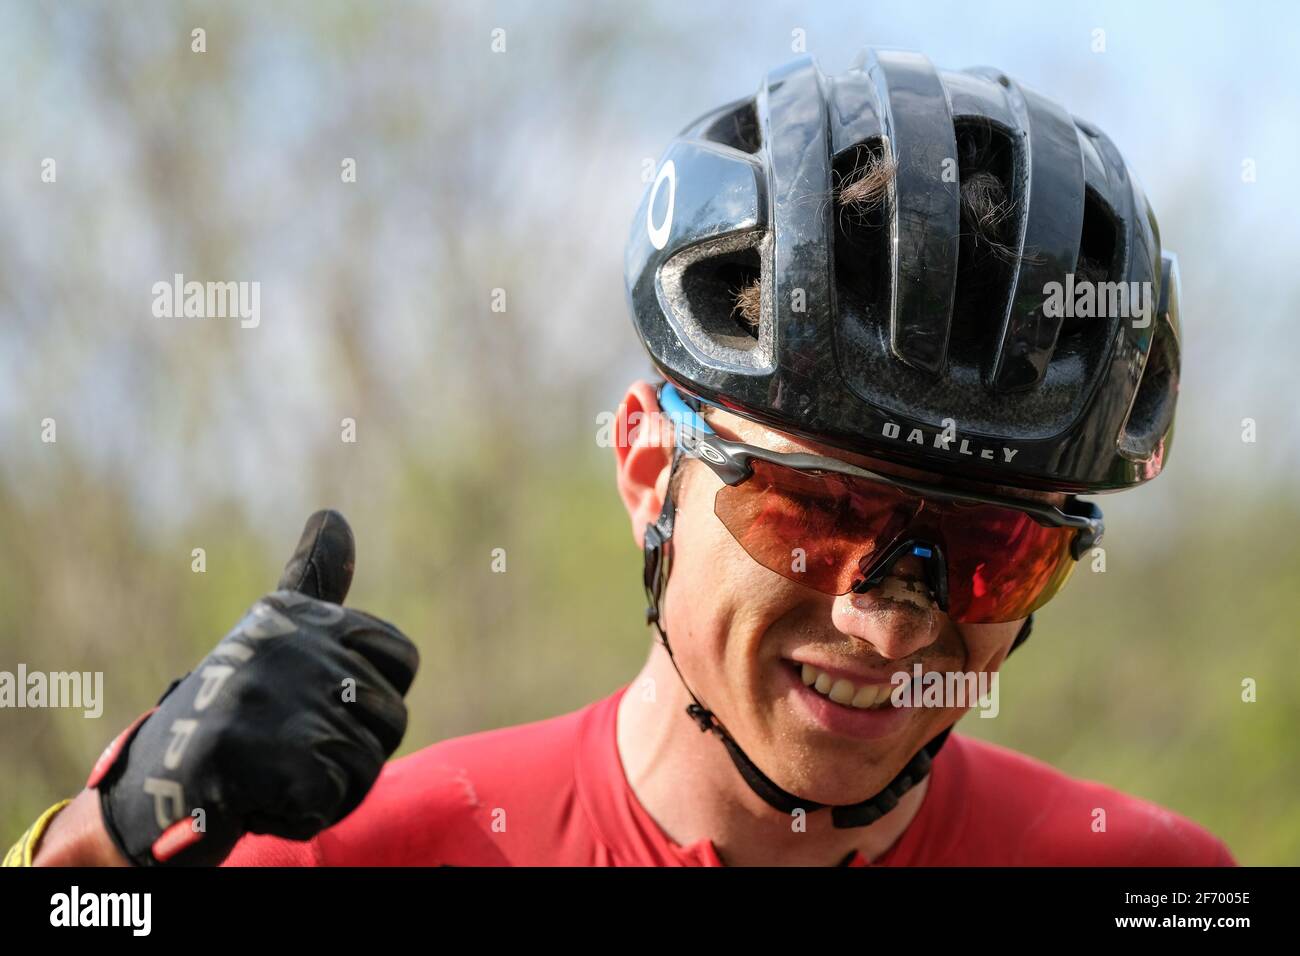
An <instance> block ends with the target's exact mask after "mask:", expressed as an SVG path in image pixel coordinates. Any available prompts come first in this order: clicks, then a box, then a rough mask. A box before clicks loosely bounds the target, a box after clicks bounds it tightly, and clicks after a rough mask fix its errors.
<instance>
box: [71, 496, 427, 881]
mask: <svg viewBox="0 0 1300 956" xmlns="http://www.w3.org/2000/svg"><path fill="white" fill-rule="evenodd" d="M353 554H354V545H353V541H352V531H351V529H349V528H348V524H347V522H346V521H344V520H343V516H342V515H340V514H339V513H338V512H335V511H319V512H317V513H316V514H314V515H312V516H311V518H309V519H308V520H307V527H306V528H305V529H304V531H303V535H302V539H301V540H300V541H299V542H298V549H297V551H295V552H294V556H293V557H292V558H291V559H290V561H289V563H288V565H286V566H285V570H284V576H283V577H282V578H281V580H280V585H279V586H280V590H278V591H276V592H275V593H273V594H269V595H267V596H266V597H264V598H262V599H261V600H260V601H258V602H257V603H256V604H254V605H253V607H252V608H251V609H250V610H249V612H248V613H247V614H246V615H245V616H244V619H243V620H242V621H240V622H239V624H237V625H236V626H235V628H234V630H232V631H231V632H230V633H229V634H227V635H226V636H225V637H224V638H222V640H221V643H219V644H218V645H217V646H216V648H215V649H214V650H213V651H212V653H211V654H209V655H208V656H207V657H206V658H205V659H204V660H203V661H202V662H201V663H200V664H199V666H198V667H196V668H195V669H194V670H193V671H192V672H191V673H190V674H189V675H187V676H186V677H184V678H182V679H181V680H180V681H178V682H176V683H175V684H173V685H172V687H171V689H170V690H169V691H168V692H167V693H166V694H164V695H163V699H162V700H161V701H159V704H158V706H157V707H156V708H154V710H153V711H151V712H150V713H149V714H146V715H144V716H143V717H141V718H140V719H139V720H137V721H136V723H135V724H133V725H132V726H131V727H129V728H128V729H127V730H126V731H125V732H124V733H123V734H122V735H121V736H120V737H119V738H118V739H117V740H116V741H114V743H113V744H111V745H110V746H109V748H108V749H107V750H106V751H105V752H104V755H103V756H102V757H101V758H100V760H99V763H98V764H96V767H95V771H94V772H93V773H92V774H91V778H90V781H89V783H88V786H90V787H98V788H99V792H100V805H101V807H102V808H103V815H104V822H105V824H106V826H107V828H108V832H109V835H110V836H111V837H112V838H113V841H114V843H116V844H117V847H118V849H119V850H121V851H122V853H123V854H124V855H125V856H126V857H127V858H128V859H129V860H131V861H132V862H133V863H135V864H136V865H139V866H158V865H168V866H177V865H197V866H202V865H215V864H217V863H220V862H221V861H222V860H224V859H225V858H226V856H227V855H229V853H230V851H231V849H233V848H234V845H235V843H236V842H237V841H238V840H239V838H240V837H241V836H243V835H244V834H245V833H249V832H251V833H270V834H274V835H276V836H281V837H288V838H289V839H294V840H306V839H309V838H310V837H312V836H314V835H316V834H317V833H319V832H320V831H321V830H323V829H325V828H326V827H329V826H332V825H333V824H335V823H337V822H338V821H339V820H341V819H343V818H344V817H345V816H347V815H348V814H349V813H351V812H352V811H353V810H354V809H355V808H356V806H357V805H358V804H359V803H360V802H361V800H362V798H363V797H365V795H366V793H367V792H368V791H369V790H370V787H371V785H373V784H374V782H375V778H376V777H378V775H379V771H380V769H381V768H382V766H383V764H384V761H385V760H386V759H388V757H389V756H390V755H391V754H392V753H393V751H394V750H396V749H397V745H398V744H399V743H401V740H402V735H403V734H404V733H405V732H406V705H405V704H404V703H403V701H402V698H403V696H404V695H405V693H406V691H407V690H408V689H409V688H410V686H411V681H412V680H413V679H414V677H415V671H416V668H417V667H418V666H419V652H418V651H417V650H416V648H415V645H414V644H412V643H411V642H410V641H409V640H407V639H406V637H405V636H403V635H402V633H401V632H400V631H398V630H397V628H395V627H393V626H392V625H391V624H388V623H386V622H384V621H381V620H379V619H378V618H374V617H371V616H370V615H368V614H364V613H362V612H360V611H353V610H348V609H345V608H343V607H340V604H341V602H342V601H343V599H344V597H345V596H346V595H347V591H348V586H349V585H350V584H351V583H352V567H353Z"/></svg>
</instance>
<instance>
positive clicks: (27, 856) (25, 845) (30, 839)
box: [0, 800, 72, 866]
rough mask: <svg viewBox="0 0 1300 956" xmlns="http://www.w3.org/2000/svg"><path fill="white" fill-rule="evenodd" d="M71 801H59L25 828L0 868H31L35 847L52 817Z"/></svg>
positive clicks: (0, 864)
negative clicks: (24, 831) (25, 830)
mask: <svg viewBox="0 0 1300 956" xmlns="http://www.w3.org/2000/svg"><path fill="white" fill-rule="evenodd" d="M71 802H72V801H71V800H60V801H59V802H58V803H56V804H55V805H54V806H52V807H50V808H49V809H48V810H46V811H45V812H44V813H42V814H41V815H40V817H39V818H37V820H36V822H35V823H33V824H32V825H31V826H30V827H28V828H27V832H26V833H24V834H23V835H22V836H20V837H19V838H18V842H17V843H15V844H14V845H13V846H11V847H10V848H9V852H8V853H6V854H5V858H4V862H3V863H0V866H31V865H32V855H33V854H34V853H35V852H36V845H37V844H38V843H40V842H41V837H43V836H44V835H45V830H46V828H47V827H49V825H50V821H51V820H53V819H54V815H55V814H56V813H58V812H59V811H60V810H62V809H63V808H64V807H66V806H67V805H68V804H69V803H71Z"/></svg>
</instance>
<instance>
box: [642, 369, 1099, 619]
mask: <svg viewBox="0 0 1300 956" xmlns="http://www.w3.org/2000/svg"><path fill="white" fill-rule="evenodd" d="M658 396H659V407H660V408H661V409H662V410H663V412H664V414H665V416H666V417H667V418H668V419H669V420H670V421H671V422H672V423H673V425H674V429H675V433H676V439H677V448H678V449H679V450H680V452H681V453H683V454H685V455H687V456H690V457H692V458H697V459H699V460H700V461H702V462H704V463H705V464H706V465H708V466H709V468H711V469H712V470H713V472H714V473H715V474H716V475H717V476H718V477H719V478H721V479H722V482H723V485H722V487H721V488H719V489H718V492H717V494H716V495H715V497H714V500H713V512H714V514H715V515H717V517H718V519H719V520H720V521H721V522H722V524H723V526H724V527H725V528H726V529H727V531H729V532H730V533H731V536H732V537H733V538H735V539H736V541H737V543H739V544H740V546H741V547H742V548H743V549H744V550H745V552H746V553H747V554H748V555H749V556H750V557H751V558H753V559H754V560H755V561H757V562H758V563H759V564H761V565H762V566H763V567H765V568H767V569H768V570H770V571H775V572H776V573H777V574H779V575H781V576H782V577H785V578H788V579H789V580H791V581H795V582H797V583H799V584H803V585H806V586H807V587H810V588H812V589H814V590H816V591H820V592H821V593H823V594H830V595H840V594H848V593H849V592H850V591H853V592H857V593H864V592H866V591H868V590H870V589H871V588H873V587H875V586H876V585H878V584H880V582H881V581H883V580H884V579H885V578H886V577H887V576H888V574H889V573H890V570H891V569H892V568H893V566H894V564H895V563H896V562H897V561H899V560H901V559H903V558H905V557H907V556H909V555H914V556H916V557H917V558H920V559H921V562H922V564H923V566H924V568H925V574H926V580H927V583H928V584H929V587H930V591H931V594H932V595H933V596H934V599H935V603H936V604H938V606H939V607H940V609H941V610H943V611H944V612H945V613H946V614H948V616H949V617H950V618H951V619H952V620H954V621H957V622H960V623H969V624H993V623H1001V622H1006V621H1018V620H1020V619H1021V618H1024V617H1027V616H1028V615H1029V614H1030V613H1031V612H1033V611H1035V610H1037V609H1038V608H1040V607H1042V606H1043V605H1044V604H1046V603H1047V602H1048V601H1049V600H1051V598H1052V597H1054V596H1055V595H1056V593H1057V592H1058V591H1060V589H1061V587H1062V585H1064V584H1065V582H1066V580H1067V579H1068V578H1069V576H1070V574H1071V572H1072V571H1073V570H1074V566H1075V564H1076V562H1078V560H1079V559H1080V558H1081V557H1082V556H1083V554H1084V553H1085V552H1086V551H1087V550H1088V549H1089V548H1091V547H1092V546H1093V545H1094V544H1096V543H1098V542H1099V541H1100V540H1101V537H1102V533H1103V530H1104V527H1103V523H1102V514H1101V509H1099V508H1098V507H1097V506H1096V505H1094V504H1092V503H1091V502H1086V501H1079V500H1078V499H1076V498H1074V497H1073V496H1071V497H1070V498H1069V499H1067V501H1066V504H1065V508H1066V509H1067V510H1061V509H1059V508H1056V507H1053V506H1051V505H1047V504H1043V503H1040V502H1037V501H1028V500H1024V499H1019V498H1011V497H1006V496H1003V497H999V496H995V495H984V494H979V493H975V492H969V491H963V490H957V489H952V488H944V487H940V486H937V485H930V484H926V483H924V482H918V481H913V480H910V479H905V478H899V477H895V476H893V475H883V474H880V473H878V472H874V471H869V470H867V469H865V468H859V467H857V466H855V465H851V464H849V463H848V462H844V461H840V460H838V459H835V458H826V457H822V456H820V455H810V454H795V453H781V452H775V451H770V450H768V449H766V448H759V447H757V446H755V445H748V444H745V443H743V442H737V441H730V440H728V439H726V438H723V437H721V436H720V435H718V434H717V433H716V432H714V430H713V429H712V428H711V427H710V426H709V425H708V423H707V422H705V420H704V418H703V416H702V415H701V414H700V413H699V411H698V403H699V402H700V400H699V399H695V398H694V397H693V396H692V401H693V402H695V403H697V404H696V405H695V407H693V406H692V405H691V404H688V402H687V400H686V399H685V398H684V397H683V396H682V394H681V393H680V392H678V390H677V389H676V388H675V387H674V386H673V385H672V384H670V383H668V382H664V383H662V384H661V385H660V386H659V389H658Z"/></svg>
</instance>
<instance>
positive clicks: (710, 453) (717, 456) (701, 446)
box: [695, 441, 727, 465]
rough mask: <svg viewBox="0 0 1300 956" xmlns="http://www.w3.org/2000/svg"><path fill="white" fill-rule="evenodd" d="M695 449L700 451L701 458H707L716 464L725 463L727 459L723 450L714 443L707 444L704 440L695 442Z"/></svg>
mask: <svg viewBox="0 0 1300 956" xmlns="http://www.w3.org/2000/svg"><path fill="white" fill-rule="evenodd" d="M695 450H696V451H697V452H699V454H700V457H701V458H707V459H708V460H709V461H711V462H713V463H714V464H715V465H725V464H726V463H727V459H726V458H724V457H723V455H722V452H720V451H718V450H717V449H716V448H714V447H713V446H712V445H708V444H705V443H704V442H702V441H697V442H696V443H695Z"/></svg>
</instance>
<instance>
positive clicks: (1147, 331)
mask: <svg viewBox="0 0 1300 956" xmlns="http://www.w3.org/2000/svg"><path fill="white" fill-rule="evenodd" d="M864 170H874V171H879V170H885V171H886V173H887V174H886V176H884V177H882V179H881V182H882V186H883V191H882V192H881V193H880V200H879V202H876V203H874V204H871V203H868V204H865V205H861V206H855V205H853V204H849V205H847V206H846V205H842V204H840V203H839V202H837V197H838V196H839V195H841V194H842V193H844V192H845V191H846V189H847V187H848V186H849V185H851V184H852V183H855V182H857V181H859V180H860V179H861V178H862V177H861V174H862V172H863V171H864ZM981 197H983V198H982V199H981ZM625 269H626V280H627V290H628V296H629V300H630V303H631V307H632V312H633V315H634V318H635V322H636V327H637V331H638V333H639V334H640V336H641V338H642V340H643V342H644V343H645V346H646V348H647V349H648V350H649V352H650V355H651V357H652V359H653V361H654V363H655V364H656V366H657V367H658V368H659V370H660V371H661V372H662V373H663V375H664V376H665V377H666V378H668V379H669V380H671V381H672V382H673V383H675V384H676V385H677V386H678V387H679V388H681V389H683V390H685V391H686V392H689V393H693V394H695V395H696V396H699V397H701V398H704V399H706V400H708V401H711V402H714V403H716V404H720V405H724V406H726V407H727V408H730V409H732V410H733V411H735V412H736V413H737V414H740V415H742V416H744V417H747V418H750V419H753V420H756V421H759V422H762V423H764V424H767V425H771V426H773V427H775V428H779V429H783V430H786V431H789V432H793V433H796V434H801V435H803V436H805V437H808V438H812V439H815V440H818V441H823V442H826V443H827V444H831V445H835V446H838V447H841V448H844V449H846V450H849V451H854V452H860V453H863V454H869V455H873V456H875V457H878V458H883V459H887V460H891V461H895V462H897V463H900V464H905V465H912V466H914V467H920V468H924V469H927V470H930V471H936V472H940V473H949V474H960V475H962V476H965V477H968V478H974V479H976V480H981V481H989V482H994V483H997V484H1004V485H1013V486H1020V487H1024V488H1035V489H1046V490H1058V491H1066V492H1074V493H1087V492H1098V491H1107V490H1112V489H1119V488H1125V487H1130V486H1133V485H1137V484H1140V483H1142V482H1144V481H1146V480H1148V479H1150V478H1153V477H1155V476H1156V475H1157V474H1158V473H1159V472H1160V469H1161V467H1162V466H1163V464H1164V460H1165V456H1166V454H1167V453H1168V450H1169V445H1170V441H1171V439H1172V431H1173V419H1174V404H1175V400H1176V398H1177V394H1178V378H1179V343H1178V336H1179V332H1178V278H1177V267H1176V264H1175V262H1174V259H1173V257H1172V256H1169V255H1165V256H1162V255H1161V250H1160V237H1159V231H1158V228H1157V226H1156V220H1155V217H1154V215H1153V214H1152V212H1151V209H1150V207H1149V206H1148V204H1147V201H1146V198H1145V196H1144V195H1143V193H1142V190H1141V188H1140V187H1139V186H1138V184H1137V182H1136V180H1135V179H1134V177H1133V176H1132V174H1131V173H1130V172H1129V170H1128V168H1127V167H1126V166H1125V163H1124V160H1123V159H1122V158H1121V156H1120V154H1119V152H1118V151H1117V150H1116V149H1115V147H1114V145H1113V144H1112V143H1111V141H1110V140H1109V139H1108V138H1107V137H1106V136H1105V134H1103V133H1102V132H1100V131H1099V130H1097V129H1096V128H1095V127H1093V126H1092V125H1091V124H1089V123H1087V122H1084V121H1083V120H1079V119H1075V118H1074V117H1072V116H1071V115H1070V114H1069V113H1068V112H1067V111H1066V110H1065V109H1063V108H1062V107H1060V106H1059V105H1057V104H1056V103H1053V102H1052V101H1051V100H1048V99H1046V98H1044V97H1042V96H1040V95H1039V94H1037V93H1035V92H1033V91H1032V90H1029V89H1027V88H1025V87H1022V86H1020V85H1019V84H1017V83H1016V82H1015V81H1013V80H1011V79H1009V78H1008V77H1007V76H1005V75H1004V74H1002V73H1000V72H998V71H996V70H989V69H974V70H961V71H949V70H936V69H935V67H934V66H933V65H932V64H931V63H930V62H929V60H927V59H926V58H925V57H923V56H921V55H919V54H915V53H899V52H883V51H876V52H872V51H866V52H865V53H864V54H863V55H862V56H861V57H860V58H859V60H858V61H857V63H856V64H855V65H854V66H853V68H851V69H850V70H849V71H848V72H846V73H843V74H841V75H839V76H836V77H833V78H831V77H827V76H825V75H824V74H823V73H822V72H821V70H820V69H819V68H818V67H817V65H816V63H815V62H814V61H813V60H812V59H811V58H809V57H804V58H802V59H799V60H796V61H794V62H793V63H791V64H789V65H787V66H785V67H782V68H780V69H777V70H774V71H772V72H771V73H769V74H768V76H767V78H766V80H765V81H764V83H763V85H762V87H761V88H760V89H759V91H758V93H757V95H755V96H753V97H749V98H747V99H743V100H739V101H736V102H734V103H729V104H727V105H726V106H723V107H722V108H720V109H717V110H714V111H712V112H710V113H708V114H706V115H705V116H703V117H701V118H700V119H699V120H697V121H696V122H694V123H692V124H691V125H690V126H688V127H687V128H686V129H685V130H684V131H683V133H682V134H681V135H680V136H679V137H678V138H677V139H676V140H675V141H674V142H673V143H672V145H671V146H670V147H669V148H668V151H667V153H666V154H665V155H664V157H663V160H662V162H661V163H660V165H659V170H658V176H657V177H656V179H655V181H654V183H653V184H652V185H651V187H650V188H649V190H648V192H647V195H646V197H645V199H644V201H643V202H642V204H641V208H640V211H639V212H638V214H637V217H636V219H635V225H634V227H633V231H632V236H631V239H630V241H629V243H628V247H627V254H626V261H625ZM1051 283H1059V284H1060V286H1059V287H1053V286H1052V285H1051ZM1089 283H1091V284H1092V285H1093V286H1094V287H1095V288H1096V286H1097V283H1107V285H1106V286H1104V287H1100V288H1098V289H1097V296H1098V298H1105V297H1106V296H1107V294H1110V295H1113V296H1120V295H1123V294H1126V293H1132V294H1133V295H1136V296H1138V299H1137V302H1132V301H1131V297H1130V299H1127V300H1123V301H1128V302H1129V304H1130V308H1129V309H1128V310H1127V311H1128V312H1129V317H1124V316H1121V315H1114V314H1112V315H1108V316H1104V317H1099V318H1091V317H1079V316H1073V317H1071V316H1063V315H1061V314H1060V312H1061V310H1060V309H1059V308H1056V307H1055V306H1054V305H1052V302H1051V300H1050V299H1049V291H1054V290H1055V289H1057V288H1059V289H1060V290H1062V294H1061V295H1060V296H1058V297H1057V298H1056V300H1055V301H1056V305H1060V304H1061V303H1062V302H1065V303H1073V302H1074V299H1073V297H1072V292H1073V291H1074V290H1076V289H1081V288H1083V287H1084V286H1086V285H1087V284H1089ZM1121 283H1122V284H1123V285H1122V286H1120V285H1119V284H1121ZM738 288H749V289H751V290H752V292H753V297H752V303H753V306H752V308H753V313H752V315H751V316H750V319H751V321H750V322H746V321H743V320H742V319H739V318H737V316H736V310H735V294H736V292H737V289H738ZM1144 294H1145V295H1146V296H1147V298H1146V299H1145V300H1143V299H1142V298H1141V296H1142V295H1144ZM1116 301H1120V300H1118V299H1115V298H1113V299H1111V306H1112V307H1111V308H1110V309H1103V310H1102V311H1112V312H1113V311H1115V309H1114V304H1115V302H1116ZM1142 302H1145V305H1146V308H1145V312H1144V313H1142V312H1141V310H1140V309H1138V308H1136V307H1135V306H1136V305H1137V304H1138V303H1142ZM1080 304H1082V303H1080ZM1075 311H1079V310H1075ZM1121 311H1125V310H1121ZM1134 313H1139V314H1138V315H1137V317H1133V315H1134Z"/></svg>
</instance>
